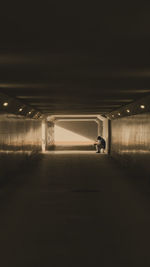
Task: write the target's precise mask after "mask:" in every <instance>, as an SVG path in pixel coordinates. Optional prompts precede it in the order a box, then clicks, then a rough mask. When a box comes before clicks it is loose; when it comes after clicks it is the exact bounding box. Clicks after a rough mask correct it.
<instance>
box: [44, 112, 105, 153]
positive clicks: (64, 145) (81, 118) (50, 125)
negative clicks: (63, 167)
mask: <svg viewBox="0 0 150 267" xmlns="http://www.w3.org/2000/svg"><path fill="white" fill-rule="evenodd" d="M107 124H108V120H107V119H106V118H103V117H102V116H100V115H97V116H96V115H94V116H93V115H70V116H67V115H64V116H63V115H60V116H59V115H56V116H48V117H47V119H46V120H45V122H43V124H42V125H43V127H42V128H43V129H42V140H43V144H42V150H43V151H45V150H46V151H50V150H57V151H59V150H61V151H62V150H77V151H81V150H87V151H95V150H96V148H95V146H94V143H95V141H96V139H97V136H98V135H101V136H103V137H104V138H105V140H106V143H107V141H108V128H107ZM44 139H45V141H44ZM106 151H107V148H106Z"/></svg>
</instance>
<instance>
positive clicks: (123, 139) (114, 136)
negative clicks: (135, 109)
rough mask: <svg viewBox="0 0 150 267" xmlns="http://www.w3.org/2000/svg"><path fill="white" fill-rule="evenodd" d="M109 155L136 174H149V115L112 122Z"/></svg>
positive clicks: (139, 115) (134, 116)
mask: <svg viewBox="0 0 150 267" xmlns="http://www.w3.org/2000/svg"><path fill="white" fill-rule="evenodd" d="M111 155H112V157H114V158H115V159H117V160H118V161H119V162H120V163H121V164H122V165H123V166H125V167H127V168H133V169H134V170H135V171H136V174H138V171H139V173H140V171H142V173H143V174H150V164H149V162H150V114H149V113H147V114H138V115H133V116H128V117H124V118H120V119H115V120H112V122H111Z"/></svg>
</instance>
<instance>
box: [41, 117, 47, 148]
mask: <svg viewBox="0 0 150 267" xmlns="http://www.w3.org/2000/svg"><path fill="white" fill-rule="evenodd" d="M46 139H47V125H46V121H45V120H43V121H42V151H43V152H44V151H45V150H46Z"/></svg>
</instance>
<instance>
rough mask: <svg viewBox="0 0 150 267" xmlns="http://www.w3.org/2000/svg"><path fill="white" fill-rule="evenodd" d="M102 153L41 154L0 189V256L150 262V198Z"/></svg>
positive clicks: (45, 262) (27, 261) (77, 266)
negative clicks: (33, 162) (33, 165)
mask: <svg viewBox="0 0 150 267" xmlns="http://www.w3.org/2000/svg"><path fill="white" fill-rule="evenodd" d="M134 183H135V181H134V180H132V179H130V177H127V174H124V173H123V171H122V170H121V169H118V168H117V166H116V165H114V163H113V161H112V160H111V159H110V158H109V157H108V156H107V155H99V154H95V153H94V152H90V153H89V152H80V153H77V152H76V153H73V152H72V153H71V152H70V151H69V153H68V152H65V153H63V152H61V153H58V151H57V152H51V153H47V154H46V153H45V154H43V157H42V159H41V161H40V162H39V163H38V165H37V166H36V168H35V167H32V168H31V166H30V169H28V170H26V173H24V174H22V175H21V176H18V177H13V179H12V180H11V181H9V183H7V184H6V185H4V186H3V187H1V188H0V262H1V266H2V267H8V266H17V267H18V266H19V267H20V266H23V267H24V266H25V267H27V266H28V267H30V266H32V267H39V266H42V267H47V266H52V267H55V266H57V267H58V266H68V267H83V266H91V267H93V266H98V267H99V266H102V267H103V266H133V265H134V266H144V267H145V266H149V265H150V254H149V243H150V230H149V226H150V213H149V204H150V197H149V191H148V188H147V189H144V187H141V186H138V185H137V186H135V184H134Z"/></svg>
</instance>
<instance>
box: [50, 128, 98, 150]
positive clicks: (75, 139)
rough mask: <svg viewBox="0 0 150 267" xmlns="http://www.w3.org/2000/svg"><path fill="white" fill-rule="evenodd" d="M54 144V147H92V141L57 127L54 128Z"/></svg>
mask: <svg viewBox="0 0 150 267" xmlns="http://www.w3.org/2000/svg"><path fill="white" fill-rule="evenodd" d="M54 133H55V144H56V145H72V146H73V145H92V144H93V143H94V140H91V139H89V138H87V137H84V136H82V135H79V134H76V133H74V132H72V131H69V130H66V129H64V128H61V127H59V126H57V125H55V127H54Z"/></svg>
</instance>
